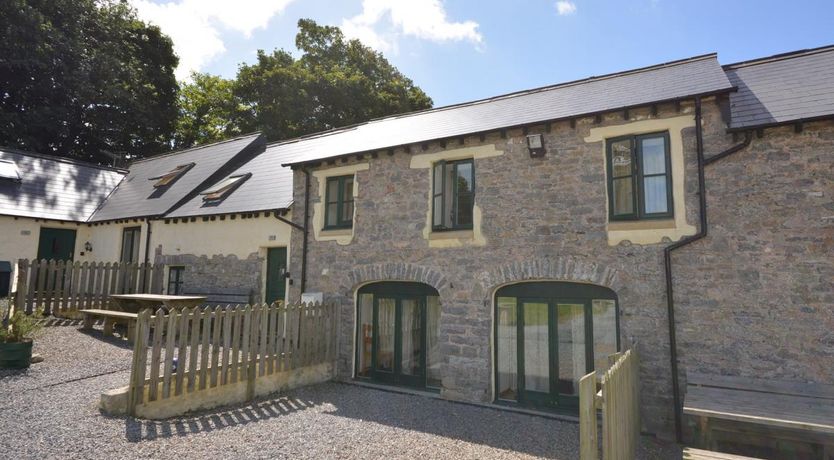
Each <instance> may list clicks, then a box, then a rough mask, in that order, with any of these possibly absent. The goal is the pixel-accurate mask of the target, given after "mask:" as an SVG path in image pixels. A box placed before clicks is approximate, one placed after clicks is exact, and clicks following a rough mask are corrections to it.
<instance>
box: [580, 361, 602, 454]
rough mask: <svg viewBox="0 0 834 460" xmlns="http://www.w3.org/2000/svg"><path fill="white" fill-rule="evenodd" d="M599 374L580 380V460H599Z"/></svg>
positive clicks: (589, 375)
mask: <svg viewBox="0 0 834 460" xmlns="http://www.w3.org/2000/svg"><path fill="white" fill-rule="evenodd" d="M596 395H597V374H596V372H591V373H590V374H588V375H586V376H584V377H582V378H581V379H580V380H579V458H580V459H581V460H597V459H598V458H599V444H598V441H597V405H596Z"/></svg>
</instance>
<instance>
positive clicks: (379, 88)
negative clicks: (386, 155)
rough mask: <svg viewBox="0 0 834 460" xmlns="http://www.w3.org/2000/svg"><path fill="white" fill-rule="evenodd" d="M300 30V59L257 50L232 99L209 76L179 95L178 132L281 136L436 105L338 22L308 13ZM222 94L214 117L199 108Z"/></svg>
mask: <svg viewBox="0 0 834 460" xmlns="http://www.w3.org/2000/svg"><path fill="white" fill-rule="evenodd" d="M298 29H299V30H298V34H297V36H296V40H295V44H296V47H297V48H298V50H299V51H301V55H300V57H299V58H298V59H295V58H294V57H293V55H292V54H290V53H289V52H287V51H285V50H275V51H273V52H272V53H266V52H264V51H263V50H260V51H258V56H257V61H256V62H255V63H253V64H242V65H241V66H240V67H239V69H238V73H237V78H236V79H235V80H234V81H233V82H232V83H231V86H232V95H231V98H229V93H228V91H227V90H225V89H224V90H223V91H222V92H221V91H219V90H218V88H217V86H218V84H217V82H218V81H219V80H213V81H212V83H211V85H209V84H207V83H208V82H209V80H207V78H208V77H206V76H200V80H199V81H198V80H195V82H194V86H191V87H188V88H189V90H193V91H190V92H189V94H184V95H182V96H181V98H180V104H181V113H180V115H181V117H183V119H182V120H181V123H180V127H179V130H178V133H177V134H178V138H182V139H184V140H186V139H188V140H193V141H194V142H206V141H211V140H215V139H217V138H218V137H222V136H220V135H219V133H220V132H223V133H224V135H228V134H231V133H236V132H251V131H262V132H263V133H265V134H266V136H267V138H269V139H270V140H280V139H287V138H292V137H297V136H301V135H304V134H309V133H313V132H316V131H322V130H327V129H332V128H338V127H341V126H346V125H351V124H355V123H361V122H364V121H367V120H370V119H372V118H378V117H384V116H388V115H392V114H396V113H403V112H409V111H413V110H421V109H427V108H431V106H432V100H431V99H430V98H429V97H428V96H427V95H426V94H425V93H424V92H423V90H421V89H420V88H419V87H417V86H415V85H414V83H413V82H412V81H411V80H410V79H408V78H406V77H405V76H404V75H403V74H402V73H400V71H399V70H397V69H396V68H395V67H394V66H392V65H391V64H390V63H389V62H388V60H386V59H385V57H383V56H382V54H380V53H378V52H375V51H373V50H372V49H370V48H368V47H366V46H364V45H362V43H360V42H359V41H358V40H347V39H345V37H344V35H343V34H342V32H341V31H340V30H339V29H338V28H337V27H330V26H320V25H318V24H316V23H315V22H314V21H312V20H309V19H302V20H300V21H299V22H298ZM214 78H215V79H216V78H217V77H214ZM224 88H225V86H224ZM221 93H222V94H221ZM216 98H221V99H222V101H223V102H222V103H221V106H222V107H223V108H218V109H217V110H216V111H214V112H213V114H212V115H197V116H195V115H194V114H193V107H195V106H199V105H200V104H201V103H200V102H199V101H203V100H215V99H216ZM206 113H208V112H206ZM224 117H225V118H224ZM217 127H222V128H221V129H218V128H217ZM184 128H187V132H185V131H181V130H182V129H184ZM195 134H196V135H195ZM181 145H182V146H185V145H186V142H183V143H182V144H181Z"/></svg>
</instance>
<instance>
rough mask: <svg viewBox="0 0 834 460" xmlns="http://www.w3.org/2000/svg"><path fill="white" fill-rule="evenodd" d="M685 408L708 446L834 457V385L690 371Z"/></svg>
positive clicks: (702, 443) (701, 441)
mask: <svg viewBox="0 0 834 460" xmlns="http://www.w3.org/2000/svg"><path fill="white" fill-rule="evenodd" d="M683 412H684V413H685V414H687V415H689V416H690V417H691V418H690V421H691V422H694V424H693V425H694V426H693V427H692V428H693V429H694V432H695V437H696V440H697V442H699V444H700V445H699V447H702V448H705V449H710V450H722V451H724V450H728V451H732V450H737V448H739V447H741V450H743V451H744V452H745V453H747V452H750V451H753V452H756V455H761V454H760V453H772V454H773V455H779V456H786V458H809V459H818V458H819V459H826V460H829V459H832V460H834V386H832V385H824V384H808V383H802V382H787V381H777V380H765V379H756V378H746V377H733V376H720V375H708V374H700V373H695V372H689V373H688V375H687V387H686V398H685V401H684V405H683ZM745 446H746V447H745ZM763 456H764V455H763Z"/></svg>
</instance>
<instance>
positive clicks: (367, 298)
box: [356, 294, 374, 377]
mask: <svg viewBox="0 0 834 460" xmlns="http://www.w3.org/2000/svg"><path fill="white" fill-rule="evenodd" d="M373 341H374V296H373V295H372V294H360V295H359V340H358V343H357V348H358V349H359V353H358V356H357V360H358V362H357V366H356V374H357V375H359V376H361V377H370V376H371V365H372V350H373Z"/></svg>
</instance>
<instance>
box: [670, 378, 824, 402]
mask: <svg viewBox="0 0 834 460" xmlns="http://www.w3.org/2000/svg"><path fill="white" fill-rule="evenodd" d="M686 382H687V385H697V386H708V387H718V388H730V389H737V390H749V391H756V392H761V393H775V394H783V395H794V396H809V397H815V398H821V399H832V400H834V385H827V384H821V383H805V382H792V381H785V380H772V379H758V378H751V377H739V376H731V375H714V374H703V373H700V372H691V371H690V372H687V373H686Z"/></svg>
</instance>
